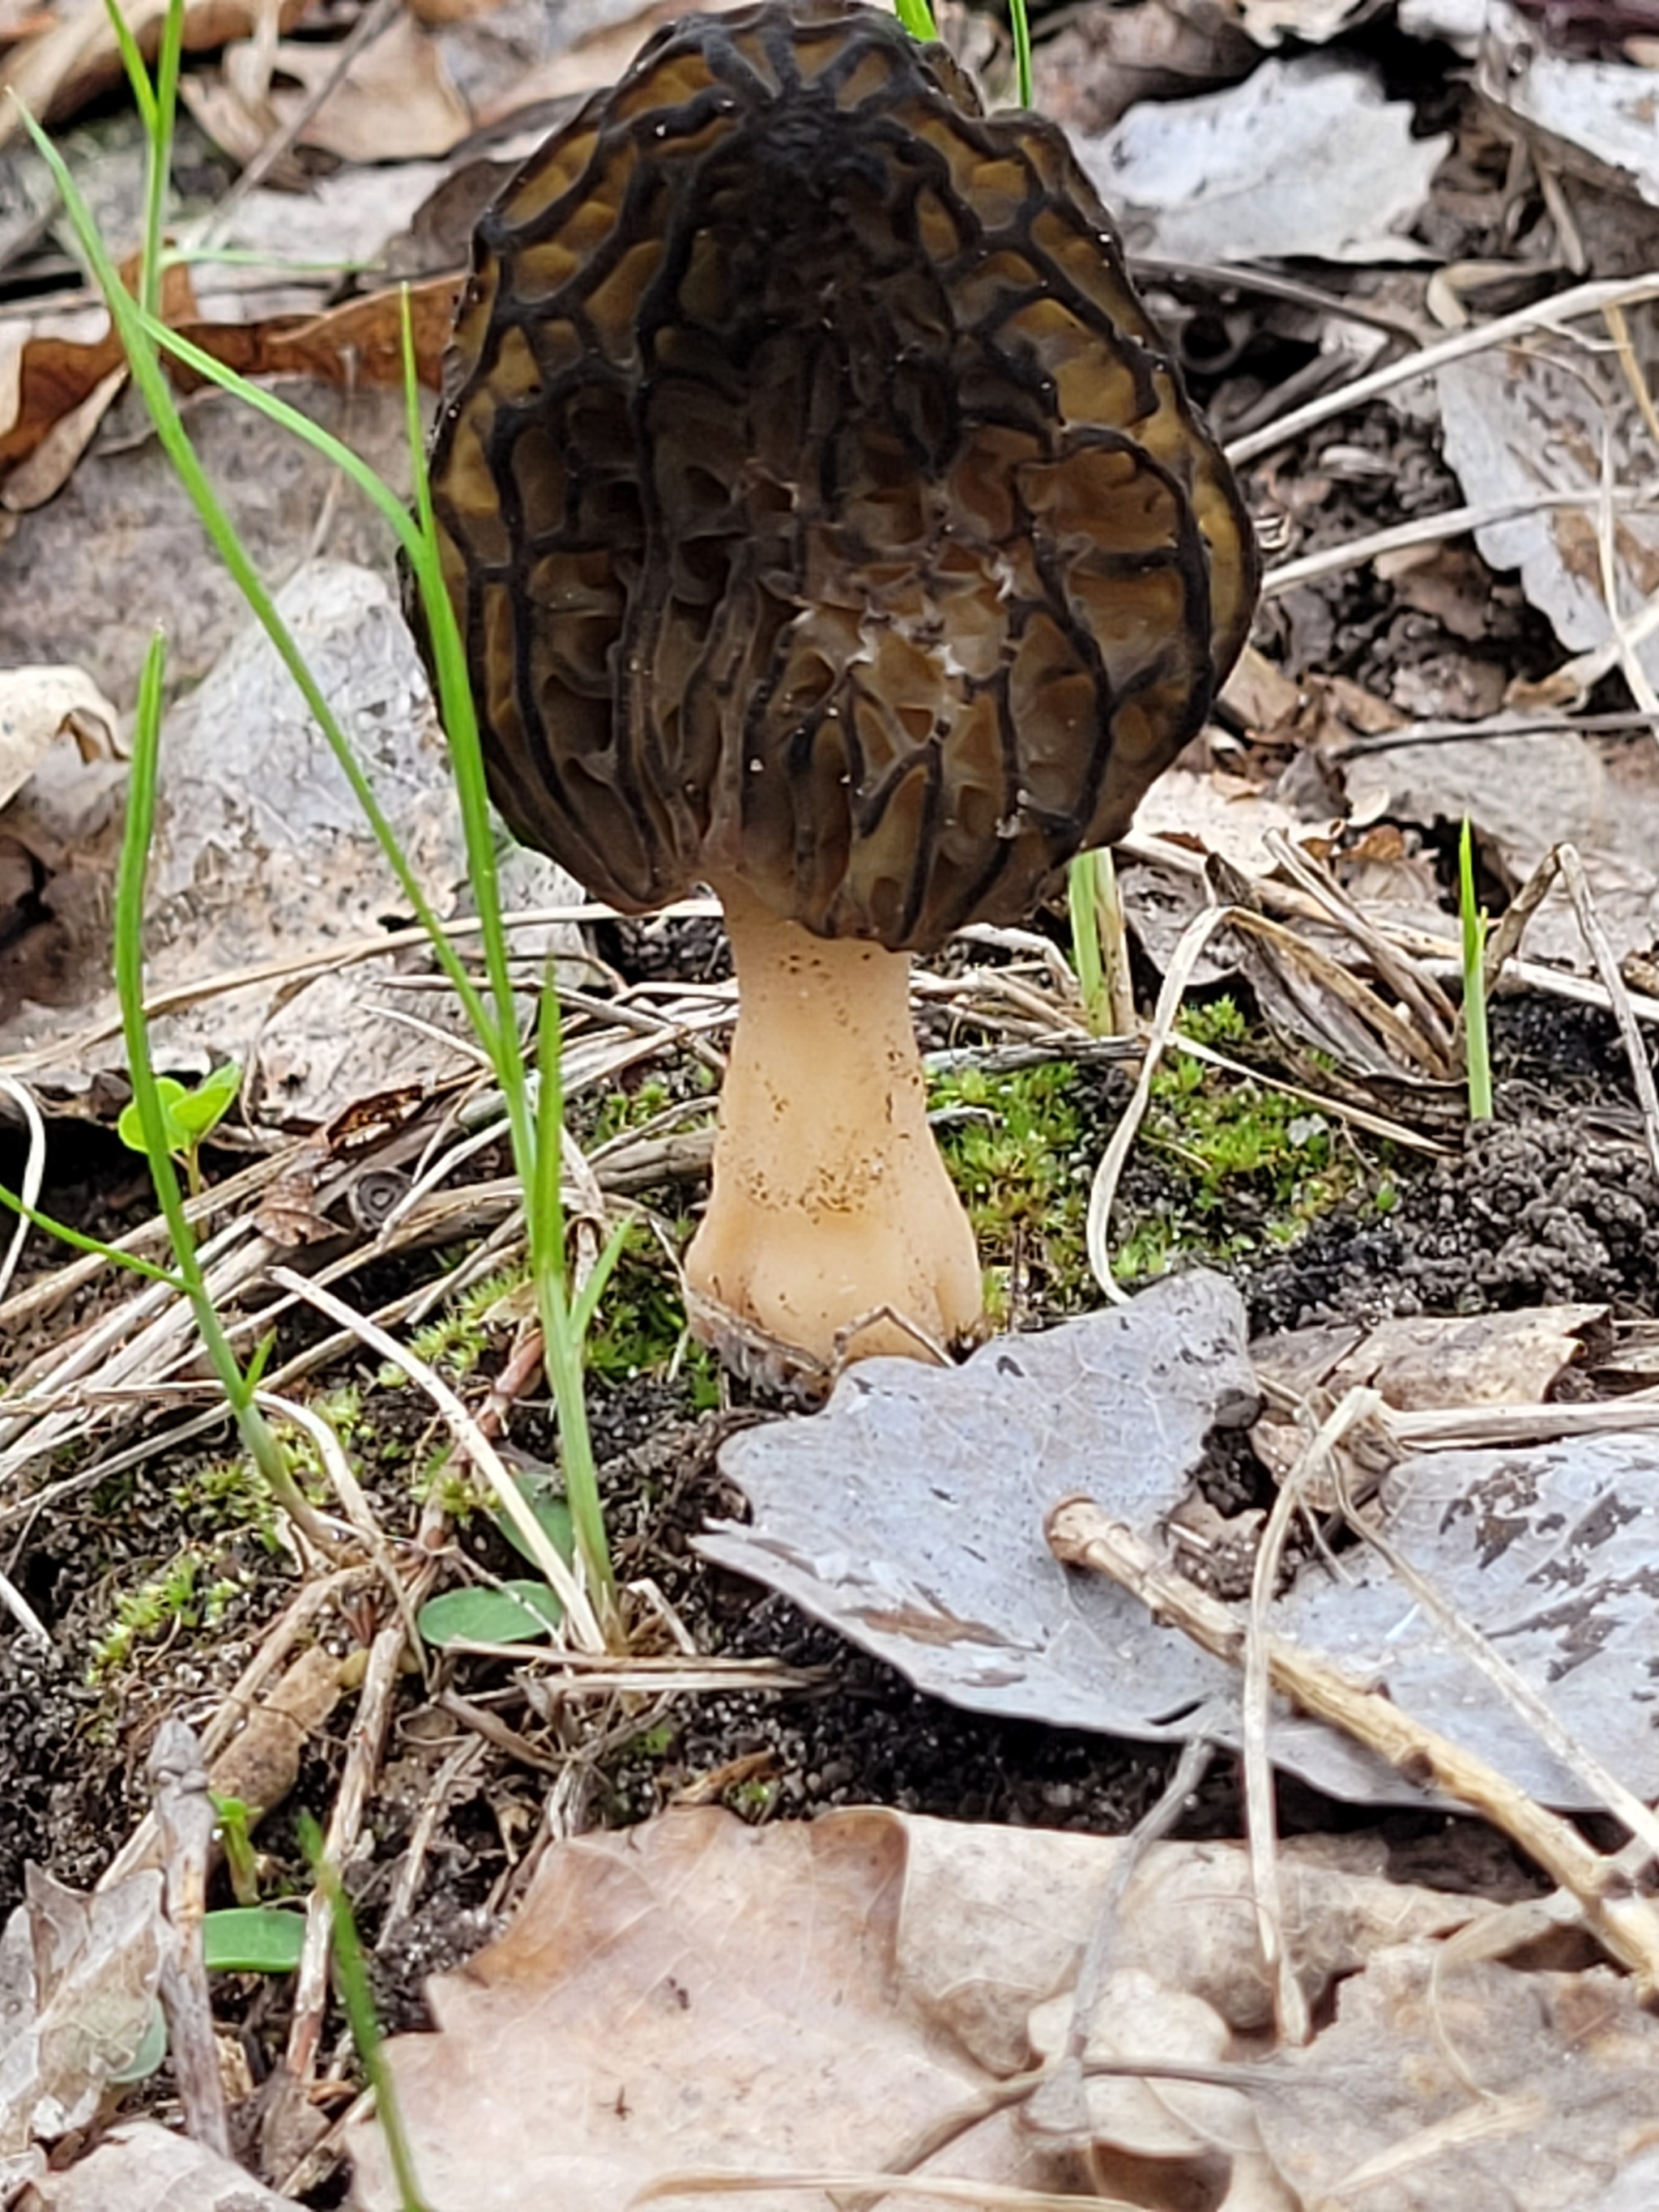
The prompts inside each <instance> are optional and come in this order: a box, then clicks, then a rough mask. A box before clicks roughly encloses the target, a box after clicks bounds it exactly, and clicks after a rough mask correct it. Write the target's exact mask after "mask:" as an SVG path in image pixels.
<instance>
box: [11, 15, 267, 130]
mask: <svg viewBox="0 0 1659 2212" xmlns="http://www.w3.org/2000/svg"><path fill="white" fill-rule="evenodd" d="M307 4H308V0H185V52H188V53H200V52H204V50H205V49H207V48H210V47H212V46H224V45H225V44H226V43H227V42H228V40H232V39H239V38H244V37H246V35H247V34H248V33H250V32H252V31H253V30H254V29H256V28H257V27H258V25H259V24H260V22H261V21H264V20H265V19H266V18H268V17H269V16H270V15H272V14H273V13H274V15H275V18H276V27H277V28H278V29H279V30H283V31H288V30H292V28H293V27H294V26H295V24H296V23H297V22H298V21H299V20H300V18H301V15H304V13H305V11H306V8H307ZM121 13H122V14H123V15H125V18H126V21H127V26H128V28H129V29H130V30H131V33H132V34H133V36H134V38H135V39H136V40H137V42H138V45H139V47H140V49H141V50H142V51H143V53H144V54H145V55H146V56H149V57H153V56H154V54H155V49H156V47H157V46H158V45H159V43H160V40H161V25H162V22H163V21H164V20H165V19H166V16H167V0H122V5H121ZM121 74H122V70H121V57H120V49H119V47H118V46H117V44H116V40H115V33H114V32H113V31H112V29H111V27H110V21H109V15H108V12H107V10H106V8H105V6H104V0H66V5H65V8H64V13H63V14H62V15H61V16H60V17H59V18H58V21H55V22H53V23H52V25H51V26H50V27H48V28H46V29H45V30H42V31H40V32H39V33H37V34H36V36H34V37H33V38H32V39H27V40H25V41H24V42H23V44H22V45H21V46H18V47H16V48H15V50H14V51H13V52H11V53H10V54H9V55H8V56H7V57H6V59H5V61H4V63H3V64H0V146H3V145H5V144H6V143H8V142H9V140H10V139H11V138H13V137H15V135H16V133H17V132H18V131H20V130H21V127H22V126H21V122H20V121H19V109H20V107H26V108H27V110H28V112H30V114H31V115H33V116H36V117H38V118H40V121H41V122H43V123H55V122H57V121H58V120H60V119H61V118H63V117H64V116H65V115H71V114H73V113H74V112H75V111H76V109H77V108H78V107H81V106H84V105H85V103H86V102H87V101H88V100H91V99H93V98H94V96H95V95H96V94H98V93H100V92H104V91H107V89H108V88H109V87H110V86H111V85H112V84H116V83H118V82H119V81H120V78H121ZM8 92H12V93H15V94H16V100H15V102H14V101H12V100H7V99H6V98H5V97H4V95H5V94H6V93H8Z"/></svg>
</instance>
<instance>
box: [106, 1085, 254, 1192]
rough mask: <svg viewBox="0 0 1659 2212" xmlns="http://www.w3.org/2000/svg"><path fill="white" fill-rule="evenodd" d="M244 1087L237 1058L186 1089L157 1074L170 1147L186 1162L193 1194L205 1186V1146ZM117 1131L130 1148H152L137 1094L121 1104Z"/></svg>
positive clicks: (157, 1087) (144, 1150) (156, 1089)
mask: <svg viewBox="0 0 1659 2212" xmlns="http://www.w3.org/2000/svg"><path fill="white" fill-rule="evenodd" d="M241 1087H242V1071H241V1069H240V1067H238V1066H237V1065H236V1063H235V1061H234V1060H227V1061H226V1062H225V1064H224V1066H222V1067H216V1068H215V1069H214V1071H213V1073H212V1074H211V1075H204V1077H203V1078H202V1079H201V1081H200V1082H199V1083H198V1084H197V1085H196V1086H195V1088H194V1089H193V1090H189V1089H186V1087H185V1085H183V1084H182V1083H180V1082H179V1080H178V1079H177V1078H176V1077H174V1076H171V1075H158V1076H157V1077H156V1079H155V1091H156V1095H157V1097H159V1098H160V1100H161V1113H162V1116H163V1119H164V1121H165V1124H166V1128H167V1151H168V1152H170V1153H171V1154H172V1156H173V1158H174V1159H175V1160H178V1161H179V1162H180V1163H181V1164H182V1165H183V1168H184V1170H185V1180H186V1182H188V1183H189V1185H190V1193H191V1197H192V1198H194V1197H195V1196H196V1194H197V1192H198V1191H199V1190H200V1189H201V1188H202V1159H201V1156H202V1146H203V1145H204V1142H205V1141H206V1139H208V1138H209V1137H210V1136H211V1135H212V1133H213V1132H214V1131H215V1130H216V1128H217V1127H218V1126H219V1124H220V1122H221V1121H223V1120H224V1118H225V1116H226V1115H227V1114H228V1113H229V1111H230V1109H231V1108H232V1107H233V1106H234V1104H235V1103H236V1094H237V1092H238V1091H240V1089H241ZM115 1133H116V1134H117V1136H118V1137H119V1138H120V1139H121V1142H122V1143H123V1144H124V1145H125V1146H126V1147H127V1149H128V1151H129V1152H144V1153H148V1152H149V1146H148V1145H147V1144H146V1143H145V1141H144V1125H143V1116H142V1115H141V1114H140V1112H139V1109H138V1102H137V1099H136V1098H135V1099H134V1100H133V1101H132V1102H131V1104H130V1105H127V1106H124V1107H123V1108H122V1109H121V1118H120V1120H119V1121H118V1122H117V1123H116V1125H115Z"/></svg>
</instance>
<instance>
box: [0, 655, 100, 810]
mask: <svg viewBox="0 0 1659 2212" xmlns="http://www.w3.org/2000/svg"><path fill="white" fill-rule="evenodd" d="M118 722H119V718H118V716H117V714H116V712H115V709H114V708H113V707H112V706H111V705H110V702H109V701H108V700H107V699H106V698H105V696H104V695H103V693H102V692H101V691H100V690H99V689H98V686H97V685H96V684H94V682H93V680H92V678H91V677H89V676H88V674H87V673H86V671H85V670H84V669H81V668H5V669H0V806H3V805H5V803H6V801H7V800H8V799H11V798H12V797H14V796H15V793H17V792H18V791H20V790H21V788H22V787H23V785H24V784H25V783H26V782H27V781H28V779H29V777H30V776H31V775H33V773H34V770H35V767H36V765H37V763H39V762H40V761H41V760H43V759H44V758H45V757H46V752H47V750H48V749H49V748H50V747H51V746H52V745H53V744H56V742H57V740H58V737H59V735H60V734H61V733H62V732H65V731H67V732H70V734H71V735H72V736H74V738H75V739H76V744H77V745H78V746H79V747H80V750H81V757H82V760H86V759H88V758H92V757H96V755H98V754H99V753H103V754H105V755H107V754H109V753H111V752H112V750H114V744H115V732H116V730H117V728H118Z"/></svg>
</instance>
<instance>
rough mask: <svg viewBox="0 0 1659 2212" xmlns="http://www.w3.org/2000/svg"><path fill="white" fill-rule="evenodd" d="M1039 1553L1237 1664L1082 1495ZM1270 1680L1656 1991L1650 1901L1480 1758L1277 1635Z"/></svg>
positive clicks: (1137, 1547)
mask: <svg viewBox="0 0 1659 2212" xmlns="http://www.w3.org/2000/svg"><path fill="white" fill-rule="evenodd" d="M1045 1525H1046V1529H1047V1534H1048V1546H1049V1549H1050V1550H1051V1551H1052V1552H1053V1553H1054V1557H1055V1558H1056V1559H1059V1560H1060V1562H1061V1563H1062V1565H1066V1566H1069V1567H1084V1568H1087V1569H1089V1570H1090V1571H1092V1572H1094V1573H1097V1574H1103V1575H1106V1576H1108V1577H1109V1578H1110V1579H1111V1580H1112V1581H1113V1582H1115V1583H1118V1584H1119V1585H1120V1586H1121V1588H1123V1589H1127V1591H1129V1592H1130V1594H1131V1595H1133V1596H1135V1597H1137V1598H1139V1601H1141V1603H1142V1604H1143V1605H1145V1606H1146V1607H1147V1609H1148V1610H1149V1611H1150V1612H1151V1613H1153V1614H1154V1615H1155V1616H1156V1617H1157V1618H1158V1620H1164V1621H1167V1622H1170V1623H1172V1624H1173V1625H1174V1626H1176V1627H1178V1628H1179V1629H1180V1630H1181V1631H1182V1633H1183V1634H1184V1635H1186V1636H1188V1637H1190V1638H1192V1640H1193V1642H1194V1643H1195V1644H1198V1645H1199V1646H1200V1649H1201V1650H1206V1651H1208V1652H1209V1653H1210V1654H1211V1655H1212V1656H1213V1657H1215V1658H1218V1659H1221V1660H1224V1661H1225V1662H1226V1663H1227V1664H1228V1665H1229V1666H1232V1667H1238V1668H1242V1667H1243V1663H1244V1647H1245V1644H1246V1641H1247V1633H1246V1631H1245V1629H1244V1627H1243V1625H1242V1624H1241V1623H1240V1622H1239V1621H1238V1620H1236V1619H1235V1617H1234V1616H1233V1614H1232V1613H1230V1612H1229V1611H1228V1609H1227V1607H1225V1606H1224V1605H1223V1604H1221V1603H1220V1602H1219V1601H1218V1600H1217V1599H1215V1598H1213V1597H1212V1596H1211V1595H1209V1593H1208V1592H1207V1591H1206V1590H1201V1589H1199V1588H1198V1587H1197V1586H1196V1584H1194V1583H1190V1582H1188V1579H1187V1578H1186V1577H1185V1576H1184V1575H1180V1574H1176V1573H1175V1572H1174V1571H1172V1570H1171V1569H1170V1568H1169V1567H1167V1566H1166V1565H1164V1562H1163V1561H1162V1560H1161V1559H1158V1555H1157V1554H1156V1553H1154V1552H1153V1550H1152V1547H1151V1546H1150V1545H1148V1544H1147V1543H1146V1541H1145V1540H1144V1539H1143V1538H1142V1537H1140V1536H1139V1535H1138V1534H1136V1532H1135V1531H1134V1530H1133V1529H1132V1528H1126V1527H1125V1526H1123V1525H1122V1524H1121V1522H1114V1521H1113V1520H1112V1519H1111V1518H1110V1516H1108V1515H1107V1514H1105V1513H1104V1512H1103V1511H1102V1510H1101V1509H1100V1507H1099V1506H1098V1505H1097V1504H1095V1503H1094V1502H1093V1500H1092V1499H1091V1498H1065V1499H1062V1500H1061V1501H1060V1504H1057V1505H1056V1506H1054V1508H1053V1509H1052V1510H1051V1511H1050V1512H1049V1514H1048V1517H1047V1522H1046V1524H1045ZM1265 1641H1266V1644H1267V1662H1268V1667H1269V1669H1270V1672H1271V1676H1272V1680H1273V1687H1274V1689H1276V1690H1277V1691H1278V1692H1279V1694H1280V1696H1281V1697H1285V1698H1288V1699H1291V1702H1292V1703H1293V1704H1295V1705H1299V1706H1300V1707H1301V1708H1302V1710H1303V1711H1304V1712H1306V1713H1310V1714H1311V1715H1312V1716H1313V1717H1315V1718H1316V1719H1317V1720H1323V1721H1328V1722H1329V1723H1331V1724H1332V1725H1333V1726H1334V1727H1336V1728H1339V1729H1341V1730H1342V1732H1343V1733H1344V1735H1349V1736H1352V1738H1353V1739H1354V1741H1356V1742H1358V1743H1360V1744H1363V1745H1364V1747H1365V1748H1366V1749H1367V1750H1369V1751H1371V1752H1374V1753H1376V1755H1377V1756H1378V1757H1379V1758H1380V1759H1383V1760H1385V1761H1386V1762H1387V1764H1388V1765H1390V1766H1392V1767H1393V1768H1394V1769H1395V1772H1396V1773H1400V1774H1403V1775H1405V1776H1406V1777H1407V1778H1408V1779H1410V1780H1411V1781H1413V1782H1414V1783H1416V1784H1419V1787H1423V1788H1427V1789H1432V1790H1439V1791H1441V1792H1443V1794H1444V1795H1445V1796H1449V1797H1452V1798H1455V1800H1456V1801H1457V1802H1459V1803H1461V1804H1464V1805H1468V1806H1469V1807H1470V1808H1472V1809H1473V1810H1474V1812H1476V1813H1478V1814H1480V1816H1481V1817H1482V1818H1483V1819H1484V1820H1488V1821H1490V1822H1491V1823H1492V1826H1494V1827H1496V1828H1500V1829H1502V1831H1503V1832H1504V1834H1505V1835H1506V1836H1509V1837H1510V1838H1511V1839H1512V1840H1513V1841H1514V1842H1515V1843H1516V1844H1519V1846H1520V1847H1521V1849H1522V1850H1523V1851H1524V1852H1526V1854H1527V1855H1528V1857H1530V1858H1531V1859H1533V1860H1534V1861H1535V1862H1536V1863H1537V1864H1538V1865H1539V1866H1541V1868H1542V1869H1544V1871H1545V1872H1546V1873H1547V1875H1549V1876H1550V1878H1551V1880H1552V1881H1554V1882H1555V1883H1556V1885H1557V1886H1558V1887H1559V1888H1562V1889H1565V1890H1570V1891H1571V1893H1572V1895H1573V1896H1574V1897H1575V1898H1577V1900H1578V1905H1579V1909H1580V1911H1582V1913H1583V1917H1584V1919H1585V1921H1586V1923H1588V1924H1589V1927H1590V1928H1591V1929H1593V1930H1594V1931H1595V1935H1596V1936H1598V1937H1599V1939H1600V1940H1601V1942H1602V1943H1603V1944H1604V1945H1605V1946H1606V1948H1607V1950H1608V1951H1609V1952H1610V1953H1611V1954H1612V1955H1613V1957H1614V1958H1615V1959H1617V1960H1619V1961H1620V1964H1621V1965H1623V1966H1627V1967H1628V1968H1629V1969H1630V1970H1631V1972H1632V1974H1634V1975H1635V1977H1636V1978H1637V1981H1638V1987H1639V1989H1640V1990H1641V1993H1642V1995H1643V1996H1644V1997H1647V1996H1652V1995H1654V1994H1656V1992H1659V1908H1656V1905H1655V1904H1654V1902H1653V1900H1652V1899H1649V1898H1644V1897H1639V1896H1637V1895H1635V1894H1634V1893H1632V1889H1631V1887H1630V1883H1629V1881H1628V1880H1627V1879H1626V1878H1625V1877H1624V1876H1623V1875H1621V1874H1620V1872H1619V1870H1618V1869H1615V1868H1613V1867H1612V1866H1611V1863H1610V1862H1609V1861H1607V1860H1606V1859H1604V1858H1602V1857H1601V1856H1600V1855H1599V1854H1598V1853H1596V1852H1595V1851H1594V1850H1591V1849H1590V1847H1589V1844H1586V1843H1585V1841H1584V1839H1583V1837H1582V1836H1580V1835H1579V1833H1578V1832H1577V1829H1576V1828H1574V1827H1572V1826H1571V1825H1570V1824H1569V1823H1568V1822H1567V1821H1565V1820H1558V1819H1557V1818H1556V1816H1555V1815H1554V1814H1552V1813H1548V1812H1546V1811H1545V1809H1544V1808H1543V1807H1542V1806H1541V1805H1538V1804H1535V1803H1534V1802H1533V1800H1532V1799H1531V1798H1530V1797H1528V1796H1527V1795H1526V1793H1525V1792H1524V1791H1523V1790H1517V1789H1516V1786H1515V1784H1513V1783H1512V1782H1511V1781H1510V1779H1509V1778H1508V1777H1507V1776H1506V1775H1504V1774H1503V1773H1501V1772H1500V1771H1498V1768H1496V1767H1495V1766H1492V1765H1491V1764H1490V1763H1489V1762H1488V1761H1487V1760H1486V1759H1481V1758H1480V1757H1478V1756H1477V1755H1476V1754H1475V1753H1473V1752H1470V1751H1467V1750H1465V1749H1464V1748H1463V1747H1462V1745H1460V1744H1455V1743H1454V1742H1452V1741H1451V1740H1450V1738H1449V1737H1447V1736H1443V1735H1441V1734H1440V1733H1439V1732H1438V1730H1437V1729H1431V1728H1427V1727H1425V1725H1424V1724H1423V1723H1421V1722H1420V1721H1417V1720H1414V1719H1413V1718H1412V1717H1411V1716H1410V1715H1409V1714H1407V1713H1405V1712H1403V1711H1401V1708H1400V1707H1399V1706H1398V1705H1395V1704H1394V1703H1393V1702H1392V1701H1391V1700H1390V1699H1388V1698H1387V1697H1384V1696H1383V1695H1381V1694H1380V1693H1379V1692H1376V1691H1374V1690H1370V1689H1367V1688H1366V1687H1365V1686H1364V1685H1363V1684H1362V1683H1360V1682H1358V1681H1357V1680H1354V1678H1353V1677H1352V1675H1351V1674H1347V1673H1346V1672H1345V1671H1344V1670H1343V1669H1341V1668H1338V1667H1336V1666H1334V1664H1333V1663H1332V1662H1330V1661H1329V1660H1328V1659H1326V1658H1323V1657H1322V1656H1319V1655H1318V1654H1316V1653H1313V1652H1309V1651H1305V1650H1303V1649H1302V1648H1301V1647H1300V1646H1299V1645H1297V1644H1292V1643H1291V1642H1290V1641H1288V1639H1286V1638H1284V1637H1281V1636H1269V1637H1267V1638H1266V1639H1265Z"/></svg>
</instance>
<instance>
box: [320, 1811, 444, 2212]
mask: <svg viewBox="0 0 1659 2212" xmlns="http://www.w3.org/2000/svg"><path fill="white" fill-rule="evenodd" d="M300 1841H301V1845H302V1846H303V1848H304V1850H305V1854H306V1857H307V1858H308V1859H309V1860H310V1861H311V1868H312V1873H313V1876H314V1877H315V1880H316V1883H317V1887H318V1888H319V1891H320V1892H321V1893H322V1895H323V1897H324V1898H325V1899H326V1901H327V1904H328V1909H329V1913H330V1916H331V1919H332V1922H333V1933H334V1972H335V1979H336V1981H337V1984H338V1985H339V1991H340V2003H341V2006H342V2008H343V2010H344V2013H345V2016H346V2026H347V2027H349V2029H350V2030H351V2040H352V2042H353V2043H354V2044H355V2045H356V2048H357V2059H358V2063H359V2064H360V2065H361V2066H362V2069H363V2076H364V2079H365V2080H366V2081H368V2086H369V2087H370V2088H371V2089H373V2090H374V2106H375V2112H376V2115H377V2117H378V2118H379V2120H380V2133H381V2134H382V2135H383V2136H385V2138H386V2157H387V2160H389V2162H390V2164H391V2166H392V2181H393V2185H394V2186H395V2187H396V2189H397V2191H398V2203H399V2205H400V2207H401V2212H430V2207H429V2205H428V2202H427V2199H426V2198H425V2197H422V2194H421V2191H420V2185H419V2184H418V2182H417V2181H416V2178H415V2159H414V2154H413V2153H412V2152H411V2150H410V2145H409V2131H408V2130H407V2129H406V2128H405V2127H404V2117H403V2108H402V2106H400V2105H399V2103H398V2085H397V2083H396V2082H395V2081H393V2080H392V2069H391V2068H390V2067H389V2066H388V2065H387V2064H386V2043H385V2039H384V2038H383V2037H382V2036H381V2033H380V2021H378V2020H377V2019H376V2018H375V2016H374V1995H373V1993H372V1991H371V1990H370V1989H369V1986H368V1966H366V1965H365V1963H364V1960H363V1947H362V1942H360V1941H359V1939H358V1935H357V1923H356V1917H354V1915H353V1913H352V1910H351V1905H350V1903H349V1899H347V1897H346V1893H345V1889H344V1887H343V1884H342V1882H341V1881H340V1874H339V1869H338V1868H337V1867H336V1866H335V1864H334V1863H333V1862H332V1860H331V1859H329V1858H327V1857H325V1855H324V1851H323V1838H322V1834H321V1832H320V1830H319V1828H318V1826H317V1823H316V1822H315V1820H313V1819H312V1818H311V1815H310V1814H301V1820H300Z"/></svg>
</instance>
